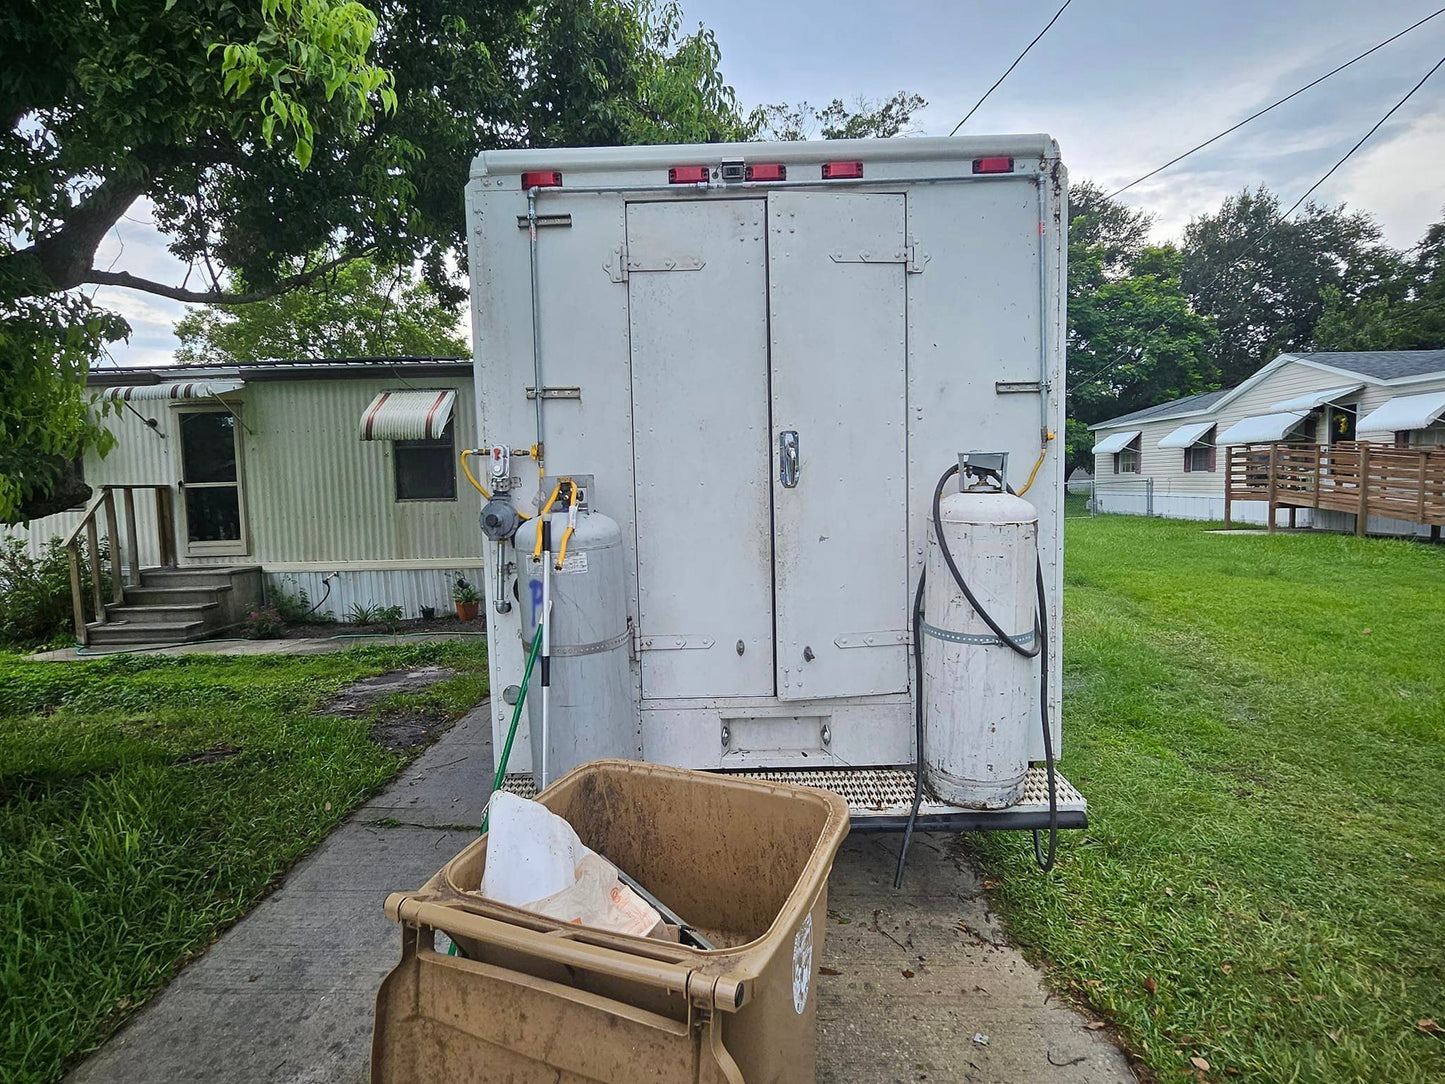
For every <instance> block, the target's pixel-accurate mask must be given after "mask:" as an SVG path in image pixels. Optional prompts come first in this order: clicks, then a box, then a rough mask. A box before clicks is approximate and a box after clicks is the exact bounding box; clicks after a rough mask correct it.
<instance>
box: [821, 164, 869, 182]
mask: <svg viewBox="0 0 1445 1084" xmlns="http://www.w3.org/2000/svg"><path fill="white" fill-rule="evenodd" d="M861 176H863V163H862V162H824V163H823V180H825V181H841V180H848V179H856V178H858V177H861Z"/></svg>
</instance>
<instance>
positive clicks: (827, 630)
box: [768, 191, 908, 700]
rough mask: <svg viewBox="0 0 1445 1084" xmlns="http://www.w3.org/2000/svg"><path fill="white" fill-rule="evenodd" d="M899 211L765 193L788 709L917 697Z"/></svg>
mask: <svg viewBox="0 0 1445 1084" xmlns="http://www.w3.org/2000/svg"><path fill="white" fill-rule="evenodd" d="M904 201H905V197H904V196H903V195H902V194H892V193H859V192H840V193H800V192H781V191H775V192H771V193H769V195H768V281H769V322H770V330H771V365H772V390H771V398H772V424H773V447H772V452H773V459H774V466H775V469H774V470H773V472H772V474H773V477H772V488H773V512H774V517H775V523H776V527H775V530H774V534H773V537H774V554H775V556H774V576H775V592H776V596H775V605H776V612H777V621H776V625H777V685H778V690H777V695H778V696H779V697H781V698H782V699H786V700H797V699H805V698H809V697H836V696H858V695H868V694H875V693H891V692H901V691H903V690H906V689H907V688H908V649H907V632H906V624H907V622H906V615H907V613H908V582H907V580H908V548H907V547H908V537H907V520H908V517H907V514H906V501H907V445H908V441H907V432H906V429H907V426H906V422H907V415H906V411H907V403H906V393H907V380H906V368H907V342H906V329H907V294H906V287H905V275H906V261H907V257H908V251H907V247H906V245H907V224H906V211H905V202H904ZM794 461H795V463H796V469H794Z"/></svg>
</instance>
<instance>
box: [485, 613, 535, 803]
mask: <svg viewBox="0 0 1445 1084" xmlns="http://www.w3.org/2000/svg"><path fill="white" fill-rule="evenodd" d="M544 620H545V615H544ZM542 624H543V622H542V621H539V622H538V623H537V631H536V633H535V634H534V635H533V636H532V650H531V651H529V652H527V668H526V669H525V670H523V671H522V684H521V687H520V688H519V690H518V692H517V703H516V705H515V706H514V707H513V708H512V725H511V726H509V727H508V728H507V741H506V743H505V744H504V745H503V746H502V759H501V760H500V761H499V762H498V763H497V774H496V775H495V776H493V778H492V793H493V794H495V793H496V792H497V788H498V787H500V786H501V785H502V780H503V779H505V778H506V775H507V760H508V759H509V758H510V757H511V755H512V741H513V739H514V738H516V736H517V722H518V720H520V719H521V718H522V705H523V704H525V703H526V702H527V685H528V683H530V682H531V680H532V666H533V665H534V664H535V663H536V661H537V655H538V654H539V653H540V652H541V650H542ZM490 816H491V808H490V802H489V803H488V809H487V811H486V812H485V813H483V814H482V831H483V832H485V831H486V830H487V818H488V817H490Z"/></svg>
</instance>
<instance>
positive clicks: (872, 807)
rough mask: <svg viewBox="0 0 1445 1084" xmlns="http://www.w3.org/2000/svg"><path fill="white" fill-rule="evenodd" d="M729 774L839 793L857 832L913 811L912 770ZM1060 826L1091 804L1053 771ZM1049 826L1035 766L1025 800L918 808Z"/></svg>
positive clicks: (991, 822)
mask: <svg viewBox="0 0 1445 1084" xmlns="http://www.w3.org/2000/svg"><path fill="white" fill-rule="evenodd" d="M727 774H734V775H739V776H742V777H743V778H746V779H762V780H767V781H769V782H775V783H793V784H796V785H798V786H804V787H818V788H820V789H823V790H831V791H833V792H835V793H837V794H839V795H841V796H842V797H843V798H844V799H845V800H846V801H847V803H848V813H849V816H850V818H851V820H852V824H853V831H855V832H901V831H903V829H904V828H905V826H906V825H907V824H908V815H909V813H910V812H911V810H912V809H913V769H912V768H911V767H902V768H899V767H894V768H809V769H804V770H801V771H798V770H794V769H784V768H776V769H757V770H752V771H741V772H733V773H727ZM1054 779H1055V782H1056V784H1057V790H1058V816H1059V827H1060V828H1087V827H1088V825H1089V806H1088V802H1086V801H1085V800H1084V796H1083V795H1082V794H1080V793H1079V792H1078V790H1077V789H1075V787H1074V785H1073V784H1072V783H1070V782H1069V781H1068V780H1067V779H1065V778H1064V776H1063V774H1062V773H1060V772H1058V771H1057V770H1055V772H1054ZM502 789H503V790H507V791H510V792H511V793H513V794H516V795H519V796H520V797H523V798H530V797H532V796H533V795H534V794H535V793H536V788H535V787H534V785H533V783H532V777H531V776H530V775H508V776H507V778H506V780H505V781H504V782H503V783H502ZM1048 826H1049V790H1048V776H1047V774H1046V773H1045V771H1044V768H1043V767H1042V766H1041V765H1035V766H1034V767H1031V768H1030V769H1029V771H1028V775H1027V776H1026V777H1025V778H1024V796H1023V800H1022V801H1020V802H1019V803H1018V804H1016V805H1012V806H1009V807H1008V808H1007V809H961V808H959V807H957V806H951V805H945V804H944V803H942V802H937V801H934V800H932V799H931V798H929V797H928V795H927V794H926V793H925V795H924V800H923V804H922V805H920V806H919V808H918V821H917V824H916V825H915V831H919V832H1010V831H1013V832H1018V831H1025V832H1026V831H1029V830H1031V829H1040V828H1047V827H1048Z"/></svg>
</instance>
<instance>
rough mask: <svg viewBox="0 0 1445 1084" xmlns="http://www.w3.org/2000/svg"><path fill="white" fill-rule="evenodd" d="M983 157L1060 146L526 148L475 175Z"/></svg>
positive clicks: (482, 161)
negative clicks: (761, 161)
mask: <svg viewBox="0 0 1445 1084" xmlns="http://www.w3.org/2000/svg"><path fill="white" fill-rule="evenodd" d="M982 155H1012V156H1015V157H1020V158H1023V157H1031V156H1032V157H1039V158H1046V159H1055V158H1058V157H1059V145H1058V142H1057V141H1056V140H1055V139H1053V137H1051V136H1048V135H1045V134H1043V133H1032V134H1027V135H994V136H983V135H980V136H916V137H914V136H909V137H902V138H895V139H826V140H797V141H788V140H777V141H773V142H764V143H661V144H654V145H648V146H641V147H551V148H546V147H543V148H535V147H526V148H519V149H516V150H497V151H482V152H481V153H480V154H478V155H477V156H476V157H475V158H474V159H472V168H471V176H472V177H473V178H477V177H487V176H491V175H492V174H495V173H499V172H501V173H516V172H518V171H521V170H526V169H559V170H566V169H569V168H570V169H586V170H617V169H648V168H659V167H663V168H665V167H668V166H673V165H677V164H678V162H679V161H682V160H686V159H688V158H702V159H704V160H706V161H712V160H713V159H719V160H720V159H723V158H742V159H748V158H758V157H759V156H761V157H764V158H766V159H767V160H768V161H772V162H783V163H788V162H816V161H821V160H822V159H823V158H830V159H831V158H858V157H861V158H864V159H866V160H868V161H872V162H930V161H959V160H961V159H967V158H975V157H979V156H982Z"/></svg>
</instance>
